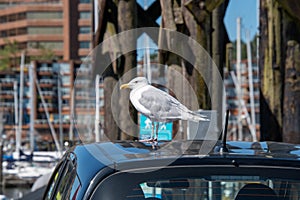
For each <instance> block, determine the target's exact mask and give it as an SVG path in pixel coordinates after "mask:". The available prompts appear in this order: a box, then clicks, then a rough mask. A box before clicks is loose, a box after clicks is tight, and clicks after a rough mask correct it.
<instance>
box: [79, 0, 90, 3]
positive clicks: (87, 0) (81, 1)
mask: <svg viewBox="0 0 300 200" xmlns="http://www.w3.org/2000/svg"><path fill="white" fill-rule="evenodd" d="M79 2H80V3H91V0H80V1H79Z"/></svg>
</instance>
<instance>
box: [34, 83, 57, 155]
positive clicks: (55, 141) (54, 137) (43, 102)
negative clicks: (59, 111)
mask: <svg viewBox="0 0 300 200" xmlns="http://www.w3.org/2000/svg"><path fill="white" fill-rule="evenodd" d="M35 84H36V87H37V89H38V93H39V95H40V97H41V100H42V104H43V107H44V110H45V113H46V117H47V121H48V124H49V127H50V131H51V134H52V137H53V139H54V143H55V146H56V149H57V151H58V152H59V154H60V155H59V156H60V157H61V156H62V149H61V146H60V144H59V142H58V139H57V136H56V133H55V130H54V128H53V125H52V124H51V122H50V116H49V112H48V108H47V105H46V102H45V99H44V96H43V94H42V91H41V88H40V85H39V83H38V81H37V79H35Z"/></svg>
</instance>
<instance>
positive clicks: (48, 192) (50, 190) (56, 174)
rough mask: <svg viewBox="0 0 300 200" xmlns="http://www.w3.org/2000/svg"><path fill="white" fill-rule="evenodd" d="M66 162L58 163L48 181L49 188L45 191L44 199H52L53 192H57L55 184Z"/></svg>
mask: <svg viewBox="0 0 300 200" xmlns="http://www.w3.org/2000/svg"><path fill="white" fill-rule="evenodd" d="M63 166H64V162H61V163H59V164H58V166H57V168H56V169H55V171H54V172H53V175H52V177H51V179H50V181H49V183H48V188H47V190H46V192H45V195H44V199H45V200H50V199H51V197H52V196H53V193H54V192H55V186H56V185H57V183H58V179H59V177H60V174H61V171H62V170H63Z"/></svg>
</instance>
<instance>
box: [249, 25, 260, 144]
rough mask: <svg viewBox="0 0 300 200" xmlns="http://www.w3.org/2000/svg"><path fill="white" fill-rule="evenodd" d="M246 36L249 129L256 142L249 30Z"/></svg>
mask: <svg viewBox="0 0 300 200" xmlns="http://www.w3.org/2000/svg"><path fill="white" fill-rule="evenodd" d="M246 37H247V57H248V81H249V93H250V108H251V125H250V131H251V134H252V139H253V141H254V142H256V141H257V138H256V128H255V124H256V121H255V108H254V93H253V76H252V54H251V46H250V33H249V31H247V33H246Z"/></svg>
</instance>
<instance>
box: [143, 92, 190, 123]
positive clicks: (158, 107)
mask: <svg viewBox="0 0 300 200" xmlns="http://www.w3.org/2000/svg"><path fill="white" fill-rule="evenodd" d="M139 102H140V103H141V104H142V105H143V106H144V107H145V108H147V109H148V110H149V111H150V115H149V116H148V117H150V118H151V119H152V120H154V121H172V120H176V119H181V113H182V111H183V110H185V109H187V108H186V107H185V106H184V105H182V104H181V103H180V102H179V101H178V100H176V99H175V98H174V97H172V96H170V95H169V94H167V93H166V92H163V91H162V90H159V89H157V88H154V87H149V88H148V89H147V90H145V91H144V92H142V94H141V98H140V99H139Z"/></svg>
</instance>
